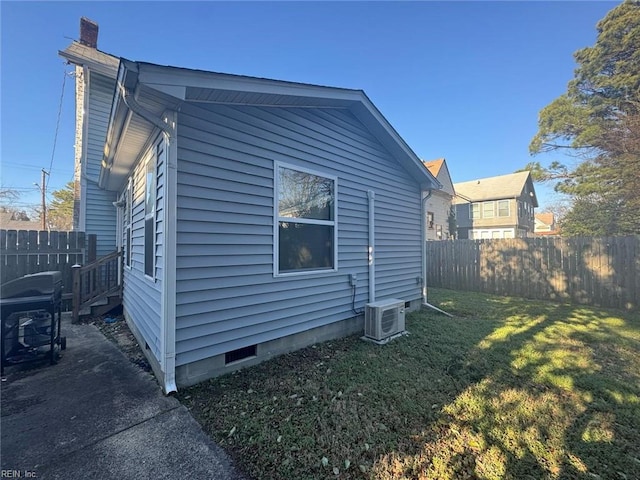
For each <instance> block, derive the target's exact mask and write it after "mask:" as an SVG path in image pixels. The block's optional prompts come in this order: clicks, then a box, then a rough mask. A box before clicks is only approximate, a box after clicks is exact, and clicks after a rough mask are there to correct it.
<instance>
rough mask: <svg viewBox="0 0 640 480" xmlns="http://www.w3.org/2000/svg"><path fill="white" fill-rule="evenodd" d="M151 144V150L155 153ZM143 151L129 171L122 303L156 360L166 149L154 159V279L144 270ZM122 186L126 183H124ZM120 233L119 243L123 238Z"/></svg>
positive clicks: (158, 352)
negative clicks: (128, 244) (128, 239)
mask: <svg viewBox="0 0 640 480" xmlns="http://www.w3.org/2000/svg"><path fill="white" fill-rule="evenodd" d="M156 144H157V143H154V144H153V146H152V147H151V151H152V152H155V145H156ZM146 158H147V154H146V153H145V155H143V156H142V157H141V160H140V161H139V162H138V163H137V165H136V167H135V168H134V170H133V174H132V188H133V195H132V196H133V201H132V206H131V208H132V212H131V217H132V221H131V268H127V267H125V268H124V276H123V279H124V286H123V299H122V302H123V306H124V308H125V310H126V311H127V313H128V314H129V316H130V318H131V319H132V321H133V322H134V323H135V324H136V326H137V327H138V329H139V330H140V332H141V333H142V336H143V337H144V339H145V341H146V342H147V345H148V347H149V349H150V350H151V352H152V353H153V354H154V356H155V357H156V359H158V361H160V335H161V328H160V324H161V318H160V311H161V308H160V302H161V298H162V296H161V295H162V293H161V292H162V268H163V265H164V261H163V257H162V245H163V231H164V230H163V228H164V221H163V220H164V210H163V196H164V190H165V185H164V181H165V178H166V176H165V167H166V149H165V150H164V151H163V154H162V155H160V157H159V158H158V159H157V161H156V215H155V248H154V250H155V278H154V279H152V278H150V277H148V276H146V275H145V273H144V271H145V270H144V235H145V231H144V229H145V221H144V217H145V212H144V195H145V173H146V162H145V160H146ZM125 188H126V185H125ZM122 235H123V245H126V237H124V235H125V232H124V231H123V232H122Z"/></svg>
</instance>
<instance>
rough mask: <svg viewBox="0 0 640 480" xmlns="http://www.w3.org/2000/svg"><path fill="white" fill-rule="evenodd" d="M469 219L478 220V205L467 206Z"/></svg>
mask: <svg viewBox="0 0 640 480" xmlns="http://www.w3.org/2000/svg"><path fill="white" fill-rule="evenodd" d="M469 218H472V219H473V218H480V204H479V203H470V204H469Z"/></svg>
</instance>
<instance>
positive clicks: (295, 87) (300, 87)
mask: <svg viewBox="0 0 640 480" xmlns="http://www.w3.org/2000/svg"><path fill="white" fill-rule="evenodd" d="M139 69H140V73H139V80H140V82H141V83H144V84H147V85H150V86H154V85H155V86H154V87H153V88H158V87H157V85H170V86H183V87H195V88H211V89H220V90H229V91H239V92H253V93H263V94H273V95H293V96H301V97H302V96H304V97H315V98H328V99H336V100H346V101H362V97H363V93H362V91H361V90H350V89H344V88H335V87H324V86H318V85H311V84H305V83H295V82H286V81H282V80H271V79H266V78H257V77H245V76H241V75H230V74H225V73H216V72H206V71H202V70H190V69H184V68H177V67H164V66H160V65H153V64H148V63H141V64H139Z"/></svg>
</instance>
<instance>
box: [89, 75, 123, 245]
mask: <svg viewBox="0 0 640 480" xmlns="http://www.w3.org/2000/svg"><path fill="white" fill-rule="evenodd" d="M114 88H115V80H113V79H110V78H107V77H105V76H103V75H99V74H97V73H94V72H92V73H91V74H90V78H89V98H88V113H87V121H88V125H87V137H86V139H87V146H86V166H85V169H84V172H85V175H86V177H88V178H87V179H85V180H84V185H85V188H86V193H85V196H84V198H85V204H84V208H85V225H84V231H85V232H86V233H87V234H91V233H93V234H96V235H97V255H98V256H103V255H107V254H108V253H111V252H113V251H115V250H116V219H117V212H116V209H115V207H114V206H113V203H112V202H115V201H116V193H115V192H108V191H106V190H102V189H100V188H98V185H97V183H96V182H97V180H98V177H99V175H100V166H101V162H102V155H103V152H104V143H105V140H106V137H107V127H108V124H109V115H110V113H111V101H112V100H113V93H114Z"/></svg>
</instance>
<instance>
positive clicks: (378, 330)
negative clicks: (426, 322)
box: [364, 298, 404, 341]
mask: <svg viewBox="0 0 640 480" xmlns="http://www.w3.org/2000/svg"><path fill="white" fill-rule="evenodd" d="M402 332H404V300H399V299H397V298H392V299H390V300H380V301H379V302H373V303H368V304H367V305H365V311H364V335H365V337H367V338H371V339H373V340H376V341H382V340H385V339H387V338H389V337H391V336H393V335H396V334H398V333H402Z"/></svg>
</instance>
